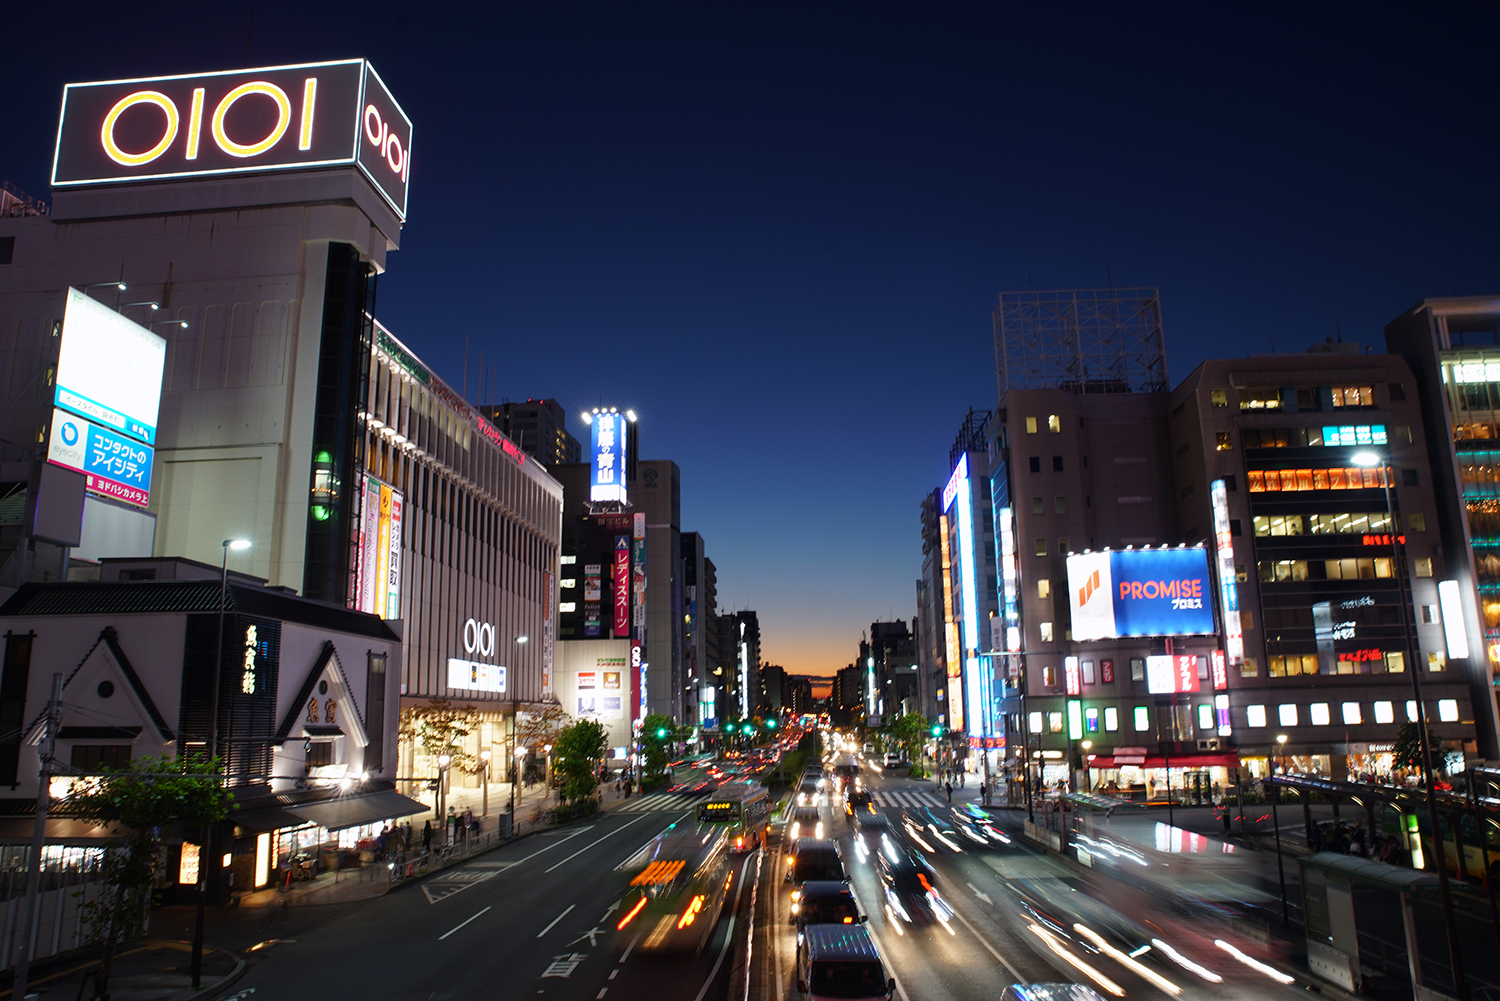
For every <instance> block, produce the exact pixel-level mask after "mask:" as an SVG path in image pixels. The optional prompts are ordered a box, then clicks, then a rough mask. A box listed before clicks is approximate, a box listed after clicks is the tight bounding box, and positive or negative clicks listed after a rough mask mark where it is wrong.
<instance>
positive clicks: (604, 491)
mask: <svg viewBox="0 0 1500 1001" xmlns="http://www.w3.org/2000/svg"><path fill="white" fill-rule="evenodd" d="M589 423H590V431H589V435H590V438H591V441H590V445H591V446H592V448H591V451H592V454H593V458H592V465H591V468H590V470H589V500H591V501H619V502H620V503H622V504H623V503H625V471H626V459H627V458H628V457H627V456H626V454H625V415H624V414H616V413H607V412H606V413H598V414H594V415H593V420H592V421H590V422H589Z"/></svg>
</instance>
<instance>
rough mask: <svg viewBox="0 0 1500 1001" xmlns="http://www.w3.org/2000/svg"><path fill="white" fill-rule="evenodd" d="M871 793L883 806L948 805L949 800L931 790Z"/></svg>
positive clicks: (878, 803)
mask: <svg viewBox="0 0 1500 1001" xmlns="http://www.w3.org/2000/svg"><path fill="white" fill-rule="evenodd" d="M870 795H871V796H872V797H873V798H874V800H875V805H876V806H882V807H891V806H894V807H946V806H947V805H948V801H947V800H945V799H943V798H942V797H941V796H938V795H936V794H935V793H930V792H874V791H872V792H871V793H870Z"/></svg>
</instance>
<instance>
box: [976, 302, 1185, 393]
mask: <svg viewBox="0 0 1500 1001" xmlns="http://www.w3.org/2000/svg"><path fill="white" fill-rule="evenodd" d="M994 324H995V370H996V377H997V378H998V380H999V384H1000V396H1001V397H1002V398H1004V396H1005V394H1006V391H1008V390H1011V389H1065V390H1068V391H1069V392H1073V393H1088V394H1094V393H1162V392H1166V391H1167V388H1168V384H1167V356H1166V349H1165V347H1164V346H1163V343H1162V331H1161V293H1160V290H1158V289H1154V288H1108V289H1064V290H1061V291H1049V292H1031V291H1027V292H1002V293H1000V301H999V303H998V304H997V305H996V306H995V313H994Z"/></svg>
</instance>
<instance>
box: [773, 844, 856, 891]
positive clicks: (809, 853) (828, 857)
mask: <svg viewBox="0 0 1500 1001" xmlns="http://www.w3.org/2000/svg"><path fill="white" fill-rule="evenodd" d="M786 880H787V882H788V883H791V884H792V903H793V904H795V903H796V902H797V900H798V898H800V897H801V896H802V886H803V884H804V883H809V882H813V881H817V880H830V881H832V882H836V883H847V882H848V881H849V874H848V873H847V872H846V871H845V870H844V856H843V854H842V853H841V852H840V851H839V846H838V845H837V844H836V843H835V842H833V841H829V840H827V839H826V838H798V839H797V840H796V841H794V842H793V843H792V850H791V853H790V854H789V855H787V869H786Z"/></svg>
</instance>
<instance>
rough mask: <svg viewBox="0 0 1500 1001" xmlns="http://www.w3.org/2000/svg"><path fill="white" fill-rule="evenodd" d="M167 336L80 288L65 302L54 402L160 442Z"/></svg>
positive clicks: (148, 440) (134, 435)
mask: <svg viewBox="0 0 1500 1001" xmlns="http://www.w3.org/2000/svg"><path fill="white" fill-rule="evenodd" d="M166 362H167V342H166V339H165V338H163V337H161V336H159V335H157V334H155V333H152V332H151V331H150V330H148V329H147V328H145V327H143V326H141V325H140V324H139V323H136V322H134V321H132V320H129V319H127V318H126V317H124V316H121V315H120V314H119V313H118V312H116V311H115V310H113V309H110V308H109V307H108V306H106V305H104V304H103V303H101V302H99V301H98V300H96V299H93V298H91V297H89V296H87V295H84V293H83V292H82V291H81V290H79V289H76V288H70V289H68V300H67V304H66V305H65V306H64V307H63V325H62V343H61V344H60V345H59V346H58V352H57V380H56V381H57V385H56V388H55V390H54V392H53V403H54V404H55V405H57V406H59V407H61V408H63V409H64V410H71V411H72V412H73V413H75V414H77V415H78V416H80V417H86V418H88V419H89V420H91V421H93V422H94V423H95V424H98V425H101V426H104V427H108V428H111V429H113V430H114V431H115V432H117V433H119V434H123V435H125V436H127V437H130V438H135V439H136V440H138V441H142V442H145V443H146V444H147V445H154V444H156V421H157V412H158V411H159V409H160V407H161V377H162V371H163V369H164V368H165V366H166Z"/></svg>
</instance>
